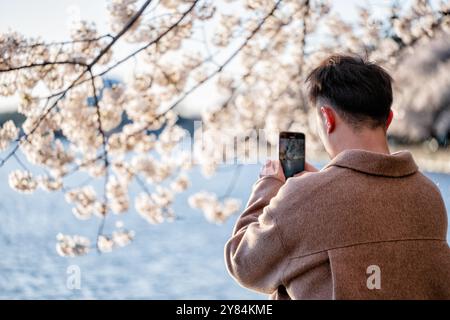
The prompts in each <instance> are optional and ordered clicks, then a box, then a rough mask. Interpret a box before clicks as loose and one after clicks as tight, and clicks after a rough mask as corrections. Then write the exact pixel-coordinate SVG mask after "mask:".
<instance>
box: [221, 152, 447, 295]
mask: <svg viewBox="0 0 450 320" xmlns="http://www.w3.org/2000/svg"><path fill="white" fill-rule="evenodd" d="M446 236H447V213H446V209H445V205H444V202H443V200H442V196H441V194H440V192H439V190H438V188H437V187H436V185H435V184H434V183H433V182H432V181H430V180H429V179H428V178H426V177H425V176H424V175H423V174H422V173H420V172H419V171H418V168H417V165H416V164H415V162H414V160H413V158H412V156H411V154H410V153H409V152H407V151H402V152H397V153H394V154H391V155H386V154H380V153H373V152H368V151H363V150H346V151H344V152H341V153H340V154H339V155H338V156H336V157H335V158H334V159H333V160H332V161H331V162H330V163H329V164H328V165H327V166H326V167H325V168H323V169H322V170H321V171H319V172H316V173H306V174H303V175H301V176H299V177H293V178H289V179H288V180H287V181H286V182H285V183H284V182H283V181H281V180H279V179H277V178H275V177H272V176H265V177H262V178H260V179H259V180H258V181H257V182H256V183H255V185H254V186H253V191H252V194H251V196H250V199H249V201H248V204H247V207H246V209H245V211H244V212H243V213H242V215H241V216H240V217H239V219H238V221H237V223H236V226H235V228H234V231H233V234H232V237H231V239H230V240H229V241H228V242H227V244H226V246H225V261H226V264H227V268H228V270H229V272H230V274H231V275H232V276H233V277H234V278H235V280H236V281H237V282H238V283H240V284H241V285H242V286H244V287H247V288H249V289H252V290H255V291H258V292H262V293H266V294H269V295H270V298H271V299H450V249H449V246H448V244H447V241H446Z"/></svg>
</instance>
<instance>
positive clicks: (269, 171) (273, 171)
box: [259, 160, 286, 182]
mask: <svg viewBox="0 0 450 320" xmlns="http://www.w3.org/2000/svg"><path fill="white" fill-rule="evenodd" d="M259 176H260V177H261V178H262V177H266V176H273V177H274V178H277V179H279V180H281V181H283V182H284V181H286V177H285V176H284V173H283V168H282V166H281V163H280V161H278V160H268V161H267V162H266V164H265V165H264V166H263V167H262V169H261V172H260V173H259Z"/></svg>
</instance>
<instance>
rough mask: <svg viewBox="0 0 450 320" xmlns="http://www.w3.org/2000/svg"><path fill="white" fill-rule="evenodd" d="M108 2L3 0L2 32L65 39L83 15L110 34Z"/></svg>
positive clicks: (378, 3)
mask: <svg viewBox="0 0 450 320" xmlns="http://www.w3.org/2000/svg"><path fill="white" fill-rule="evenodd" d="M390 2H391V1H390V0H365V1H364V0H363V1H361V0H360V1H357V0H332V1H331V3H332V6H333V11H335V12H337V13H338V14H340V15H341V16H342V17H344V18H345V19H346V20H348V21H352V20H355V18H356V17H357V11H356V10H357V5H362V4H369V5H370V6H371V7H372V9H373V10H374V13H375V14H376V15H380V16H382V15H384V14H385V13H386V8H387V6H388V4H389V3H390ZM107 3H108V1H107V0H39V1H30V0H14V1H10V0H0V32H1V33H4V32H7V31H9V30H15V31H18V32H20V33H22V34H24V35H25V36H30V37H40V38H42V39H44V40H45V41H46V42H49V41H64V40H67V39H68V38H69V30H70V29H69V26H70V22H71V21H72V19H77V18H81V19H83V20H89V21H95V22H96V24H97V27H98V30H99V34H104V33H108V32H109V29H108V17H107V10H106V5H107ZM115 52H116V54H118V55H122V56H123V55H125V54H126V52H127V47H126V46H124V45H118V46H117V48H115ZM121 53H123V54H121ZM122 71H123V70H120V69H118V70H117V71H116V73H119V74H120V73H121V72H122ZM119 76H120V75H119ZM211 85H212V84H211V83H209V84H206V85H205V86H204V87H203V88H200V89H198V90H197V91H196V92H195V93H194V94H193V95H192V96H191V97H190V98H189V99H187V100H186V101H185V103H184V109H186V110H197V109H202V108H204V107H205V106H206V102H207V103H208V104H209V105H210V104H211V99H213V100H214V99H217V95H215V96H214V90H213V89H212V88H211ZM204 104H205V105H204ZM16 107H17V98H16V97H11V98H3V97H0V112H2V111H9V110H14V109H16ZM186 112H187V111H186ZM187 113H189V112H187ZM187 115H189V114H187Z"/></svg>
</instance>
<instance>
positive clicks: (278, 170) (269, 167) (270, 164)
mask: <svg viewBox="0 0 450 320" xmlns="http://www.w3.org/2000/svg"><path fill="white" fill-rule="evenodd" d="M318 171H319V170H318V169H317V168H315V167H314V166H313V165H311V164H310V163H308V162H306V161H305V170H304V171H302V172H299V173H297V174H295V175H294V177H300V176H301V175H303V174H305V173H306V172H318ZM259 176H260V177H261V178H262V177H267V176H272V177H274V178H277V179H278V180H281V181H283V182H285V181H286V177H285V176H284V172H283V167H282V166H281V163H280V160H268V161H267V162H266V164H265V165H264V166H263V167H262V169H261V172H260V173H259Z"/></svg>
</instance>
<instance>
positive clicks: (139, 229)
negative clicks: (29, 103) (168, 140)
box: [0, 0, 450, 299]
mask: <svg viewBox="0 0 450 320" xmlns="http://www.w3.org/2000/svg"><path fill="white" fill-rule="evenodd" d="M111 2H114V1H109V2H108V1H88V0H69V1H56V0H41V1H25V0H17V1H3V0H0V33H7V32H10V31H17V32H19V33H21V34H23V35H24V36H26V37H31V38H39V39H41V40H42V41H44V42H46V43H51V42H59V41H65V40H67V39H70V38H71V37H72V35H71V32H72V31H71V30H73V24H74V23H76V21H79V20H88V21H95V22H96V28H97V31H98V34H105V33H108V32H109V30H110V22H109V19H110V16H109V14H108V11H107V10H106V6H107V4H108V3H111ZM122 2H123V1H122ZM166 2H167V1H166ZM169 2H170V1H169ZM205 2H208V1H205ZM224 2H225V3H228V1H224ZM247 2H249V3H251V2H252V1H234V2H233V3H238V4H236V5H239V4H242V3H247ZM254 2H255V3H258V2H260V1H254ZM261 2H262V4H260V5H261V6H269V7H270V6H271V5H273V3H274V1H261ZM161 3H164V1H161ZM312 3H314V1H312ZM317 3H319V1H317ZM324 3H325V2H324ZM421 4H422V5H425V4H426V5H427V6H429V7H430V8H432V9H433V18H430V16H429V15H428V14H425V12H427V11H426V10H425V9H423V10H424V12H421V11H420V10H421V7H420V5H421ZM246 5H247V6H248V8H247V9H248V10H250V11H252V10H259V9H260V7H258V5H257V4H255V5H254V6H255V7H254V8H252V7H251V5H250V4H246ZM320 5H322V2H320ZM327 6H328V7H329V10H323V12H320V10H319V9H317V12H319V13H318V14H323V15H324V16H325V18H324V19H323V22H322V23H323V25H322V24H318V25H317V26H314V29H315V32H314V33H311V34H310V35H308V38H307V41H305V42H306V43H304V44H303V47H302V48H301V50H302V55H303V59H305V61H306V60H307V59H309V60H308V61H309V63H310V64H312V63H313V62H314V61H317V59H319V57H320V56H321V55H323V54H325V53H327V52H330V51H335V50H336V48H342V49H345V51H350V52H352V45H355V46H358V45H359V44H358V43H356V44H354V43H353V42H352V41H356V40H355V39H354V37H357V35H358V32H356V33H351V32H350V30H353V29H356V30H359V29H358V28H360V27H361V20H364V19H366V21H365V22H364V23H365V27H367V29H364V28H361V29H360V30H361V32H363V34H364V35H360V37H361V38H362V39H365V40H367V39H368V40H370V39H371V38H370V31H371V30H372V31H373V30H374V28H375V29H376V30H377V32H378V31H379V30H381V29H383V28H387V27H386V26H387V25H389V23H392V26H391V29H389V28H387V29H386V30H387V31H383V32H384V34H385V36H384V37H380V35H379V33H378V34H377V36H376V37H374V38H376V41H375V40H373V41H372V44H370V43H369V44H367V43H365V45H366V48H369V49H367V50H368V51H369V52H370V54H369V56H370V57H372V58H374V59H379V60H381V62H382V64H383V66H385V67H386V68H387V69H388V70H389V71H390V72H391V73H392V75H393V76H394V79H395V92H396V93H395V100H396V102H395V105H394V111H395V119H394V122H393V125H392V129H391V130H390V132H389V140H390V143H391V148H392V150H393V151H395V150H401V149H409V150H411V151H412V152H413V154H414V157H415V159H416V161H417V163H418V164H419V166H420V168H421V170H423V171H424V172H425V173H426V175H427V176H428V177H429V178H431V179H432V180H433V181H434V182H435V183H436V185H437V186H438V187H439V189H440V190H441V193H442V195H443V197H444V199H445V203H446V206H447V211H448V210H449V209H450V150H449V147H448V144H449V138H450V37H449V36H448V32H449V25H450V23H449V18H448V16H449V15H448V11H445V10H448V6H449V5H448V1H408V0H406V1H382V0H370V1H369V0H368V1H356V0H351V1H348V0H347V1H344V0H336V1H328V2H327ZM414 6H416V7H414ZM316 7H320V6H319V4H316ZM362 7H364V8H368V10H369V11H370V17H371V18H370V19H369V18H367V16H366V14H365V12H366V11H364V10H362ZM249 8H250V9H249ZM411 8H413V9H414V8H415V9H414V10H412V9H411ZM446 8H447V9H446ZM226 10H229V9H227V8H226V5H225V4H224V5H222V4H218V5H217V6H216V7H215V12H218V13H220V12H221V11H224V12H228V11H226ZM411 10H412V11H411ZM404 12H413V13H412V16H411V18H409V19H410V20H408V19H406V18H405V19H403V20H401V22H402V23H403V24H405V23H407V22H408V21H409V22H411V21H416V20H417V21H421V22H420V23H423V25H424V26H425V27H423V30H421V31H420V32H419V31H417V30H415V31H414V30H413V29H411V30H412V31H411V34H403V35H402V34H401V32H402V31H403V32H405V29H407V28H408V27H407V26H405V25H402V24H399V23H397V24H396V23H395V22H393V21H395V20H396V17H395V15H399V16H401V15H402V14H404ZM243 14H244V17H243V19H244V18H245V13H243ZM414 14H415V16H414V18H413V15H414ZM421 14H422V15H423V16H424V18H423V19H421V18H417V16H420V15H421ZM405 15H407V14H406V13H405ZM302 17H303V18H304V17H305V14H304V13H302V14H299V16H298V18H296V17H294V20H295V19H298V20H299V21H300V20H301V19H302ZM280 19H281V18H280ZM305 19H306V18H305ZM309 19H312V18H311V17H309ZM414 19H416V20H414ZM426 19H428V20H429V21H427V20H426ZM398 20H400V19H398ZM422 20H425V21H422ZM305 21H306V20H305ZM221 23H223V22H220V20H219V18H217V21H216V20H215V18H213V19H212V22H211V25H212V26H215V24H221ZM436 24H438V25H437V26H436ZM327 26H328V29H327ZM330 26H331V27H330ZM214 28H218V27H213V28H211V29H208V28H203V29H202V31H196V33H195V34H197V35H202V37H203V32H208V31H211V32H213V31H214V30H213V29H214ZM303 28H305V29H306V24H305V25H304V26H303ZM311 28H312V26H311ZM411 28H412V27H411ZM427 28H428V29H427ZM205 29H206V31H205ZM333 29H334V31H335V33H333ZM330 30H331V31H330ZM383 30H384V29H383ZM389 30H390V31H389ZM392 30H395V32H394V31H392ZM367 31H368V32H369V34H366V33H364V32H367ZM390 32H391V33H390ZM421 32H422V33H421ZM336 33H337V34H336ZM347 33H348V34H349V35H350V34H351V36H349V37H348V38H346V39H338V38H340V37H346V34H347ZM305 34H307V33H305ZM355 35H356V36H355ZM230 37H231V36H230ZM352 37H353V38H352ZM408 37H410V39H409V38H408ZM419 38H420V39H419ZM422 38H424V40H423V39H422ZM304 40H305V36H304V37H303V38H296V39H294V40H292V41H293V42H294V43H295V42H296V41H300V42H301V41H304ZM387 40H389V41H387ZM341 41H344V42H345V43H347V45H346V47H345V48H343V47H340V44H341V43H342V42H341ZM369 42H370V41H369ZM201 45H202V46H205V43H204V42H203V43H202V44H201ZM197 46H200V44H198V43H197V42H195V41H192V42H191V43H189V44H186V45H185V46H183V47H182V48H180V49H179V50H181V51H189V50H194V49H196V48H197ZM392 46H395V48H394V49H392ZM205 47H206V49H205V50H206V51H208V52H209V51H214V44H209V46H208V44H207V45H206V46H205ZM215 47H216V49H217V50H218V58H217V59H218V61H219V60H220V59H219V58H220V57H221V55H222V56H223V57H226V56H227V55H229V53H232V52H233V50H234V47H233V46H230V47H228V46H223V45H222V46H221V45H216V46H215ZM134 48H135V44H133V43H129V42H123V43H122V42H120V43H118V44H117V46H116V47H115V49H114V57H120V56H126V55H127V53H128V52H130V50H133V49H134ZM268 51H270V48H269V50H268ZM274 51H275V49H274ZM389 51H392V52H391V53H386V52H389ZM0 52H2V54H3V53H4V52H3V51H0ZM354 52H360V48H359V47H358V48H355V49H354ZM269 54H270V53H269ZM316 54H318V58H314V56H315V55H316ZM243 55H248V56H244V57H243V58H242V59H241V60H239V62H236V63H233V64H231V65H230V66H229V68H228V70H227V72H228V73H229V74H232V75H236V74H238V75H239V76H236V77H237V78H240V79H244V83H245V85H246V88H244V90H243V91H242V92H241V95H242V96H244V97H249V99H252V95H253V94H255V93H254V92H250V91H249V90H250V89H248V88H252V87H257V85H258V84H259V83H264V81H266V82H268V83H270V86H271V87H276V85H277V84H276V83H277V81H278V78H277V77H275V76H274V78H275V79H270V77H269V79H267V77H266V79H265V80H261V79H260V81H258V79H259V78H258V77H257V76H258V74H256V75H255V79H256V80H254V81H255V82H252V81H251V80H248V78H251V77H249V76H248V75H249V74H248V73H247V74H246V71H247V70H249V69H248V59H250V58H249V57H250V56H251V53H248V52H244V53H243ZM246 59H247V60H246ZM267 59H268V61H271V60H270V59H273V57H269V58H267ZM295 59H297V58H295ZM140 63H141V62H140V61H139V60H138V59H130V60H129V61H128V62H127V63H124V64H121V65H120V66H118V67H117V68H115V69H114V70H112V71H111V72H110V73H108V74H107V75H105V77H104V78H103V82H104V83H105V87H107V86H112V85H113V84H122V83H127V81H128V80H127V79H128V78H129V77H130V75H129V73H130V72H129V71H130V70H139V69H140V67H141V65H140ZM303 64H304V65H307V63H306V62H301V63H299V65H303ZM219 65H220V63H219ZM271 67H274V66H271ZM275 67H276V66H275ZM252 68H253V67H252ZM252 68H250V70H251V69H252ZM307 68H308V67H305V70H307ZM242 69H244V72H243V71H242ZM268 70H269V73H270V70H271V69H270V68H269V69H268ZM305 70H304V72H303V73H302V74H304V73H305ZM264 72H266V73H267V72H268V71H267V70H265V71H264ZM243 74H244V75H243ZM250 75H252V74H251V73H250ZM280 77H281V78H282V77H284V75H283V74H282V75H280ZM216 78H217V77H215V80H217V81H218V82H220V81H224V80H223V79H222V78H217V79H216ZM213 80H214V79H213ZM0 81H2V83H0V85H2V84H3V83H5V82H7V81H11V79H9V78H5V77H2V78H0ZM217 81H216V82H214V81H208V82H205V83H204V84H203V85H202V86H200V87H199V88H197V89H196V90H195V91H194V92H192V94H189V96H187V97H186V98H185V99H183V101H182V102H181V103H180V104H178V105H177V106H176V108H175V110H176V113H177V115H178V120H177V125H179V126H180V127H182V128H184V129H186V130H187V131H188V132H189V135H193V130H194V129H193V128H194V121H195V120H203V121H205V122H206V125H207V126H208V121H210V119H211V117H212V116H215V117H217V118H219V119H222V120H220V121H219V123H221V124H223V125H224V126H225V125H228V126H230V123H232V121H231V122H230V121H229V117H230V116H229V114H220V113H219V112H217V111H216V110H217V106H218V105H220V106H221V105H224V104H227V103H230V106H228V107H227V109H228V110H230V111H227V112H230V113H231V114H232V115H233V116H234V115H236V114H239V115H240V116H241V118H240V119H244V120H245V119H246V116H247V115H246V114H245V113H243V112H242V110H244V109H245V108H247V107H248V104H245V101H244V102H242V99H239V97H236V96H233V98H232V99H230V96H229V95H228V92H225V94H224V90H223V88H222V87H221V86H220V84H219V85H217ZM255 83H256V85H255ZM301 86H302V83H301V82H300V81H297V79H295V80H293V81H292V82H291V83H290V84H289V88H291V89H292V88H296V87H301ZM258 88H259V87H258ZM228 89H229V88H228ZM245 90H248V91H245ZM225 91H227V90H225ZM275 91H276V90H275ZM298 91H300V90H298ZM256 92H257V93H258V91H257V90H256ZM233 94H234V93H233ZM259 94H261V92H259ZM296 95H297V93H295V94H293V95H292V96H295V98H296V99H297V98H299V97H298V96H296ZM292 96H291V98H292ZM283 99H284V98H283ZM283 99H281V98H280V99H275V100H277V101H278V100H279V101H284V100H283ZM20 100H21V97H20V95H18V94H11V95H9V96H0V125H2V124H4V123H5V122H6V121H8V120H13V121H14V123H15V124H16V126H17V127H20V126H21V125H22V123H23V121H24V120H25V119H26V117H25V116H24V115H23V114H22V113H19V112H18V105H19V104H20ZM275 100H274V101H275ZM268 101H269V102H267V104H268V106H266V107H265V108H266V110H269V112H268V113H266V115H267V116H261V115H259V112H260V111H257V112H256V113H255V111H254V109H251V108H250V107H249V109H248V110H251V111H248V110H247V109H245V110H246V112H247V113H248V112H250V115H249V117H253V118H261V121H263V122H264V125H262V127H265V128H269V129H270V130H274V131H275V130H276V129H279V128H280V127H282V128H284V127H287V128H289V129H291V130H299V131H305V132H306V133H307V140H306V141H307V142H306V143H307V144H308V142H310V145H309V148H310V149H309V150H308V153H307V157H308V158H309V161H312V162H313V163H314V164H316V165H317V166H318V167H322V166H323V165H324V164H325V163H326V162H327V161H328V159H327V156H326V154H325V153H324V152H323V150H322V149H321V148H320V145H319V144H318V143H317V138H316V137H315V136H314V128H312V124H311V125H310V122H311V120H310V115H309V111H308V110H307V108H306V105H305V104H303V105H301V106H300V108H299V110H301V113H300V114H297V113H295V116H293V117H294V118H295V119H298V121H296V123H295V124H292V123H289V125H284V124H283V121H285V120H284V118H283V119H278V118H277V119H272V118H273V114H276V115H278V114H284V113H286V115H290V114H291V113H292V114H294V112H296V111H293V110H294V109H295V108H298V105H296V104H295V103H294V104H292V107H286V106H278V105H275V104H273V105H272V101H271V100H268ZM285 102H286V103H287V104H289V105H290V103H291V102H290V100H286V101H285ZM260 107H261V108H263V107H262V106H260ZM252 108H256V107H255V106H253V107H252ZM271 108H273V109H271ZM257 110H258V109H257ZM227 117H228V118H227ZM275 118H276V117H275ZM287 118H291V117H290V116H287ZM223 119H228V120H223ZM244 120H241V121H240V122H239V123H238V124H236V126H239V125H240V123H246V122H245V121H244ZM269 120H270V122H269ZM227 121H228V122H227ZM279 122H281V123H282V124H280V123H279ZM273 123H276V126H275V125H272V124H273ZM121 125H123V124H121ZM252 125H254V123H252ZM256 127H258V126H256ZM207 128H208V127H207ZM217 128H219V130H220V128H221V127H220V126H218V127H217ZM245 129H248V128H245ZM237 130H241V128H239V129H237ZM157 134H158V133H157ZM308 134H309V135H308ZM269 140H270V139H269ZM211 148H213V146H212V147H211ZM206 152H207V151H206ZM6 154H7V151H4V152H2V153H0V159H3V158H4V156H5V155H6ZM209 165H210V163H207V164H206V165H205V164H204V163H201V165H196V166H194V167H193V168H192V169H190V170H189V172H188V175H189V180H190V181H191V187H190V188H189V189H188V190H187V191H185V192H184V193H182V194H181V195H179V196H177V198H176V200H175V202H174V204H173V210H174V212H175V214H176V216H177V218H176V219H175V221H173V222H164V223H162V224H157V225H152V224H147V223H145V222H144V220H143V219H142V217H140V216H139V215H137V214H135V212H133V211H134V209H130V211H132V212H131V213H130V214H127V215H125V216H123V217H122V216H121V217H120V220H123V221H124V222H125V225H126V226H127V228H129V229H131V230H134V232H135V235H136V236H135V239H134V241H133V242H132V243H131V244H130V245H129V246H127V247H125V248H119V249H117V250H114V251H112V252H109V253H103V254H97V253H95V252H94V253H91V254H89V255H87V256H80V257H71V258H67V257H61V256H59V255H58V254H57V252H56V250H55V236H56V234H58V233H60V232H61V233H64V234H82V235H86V236H93V235H95V234H96V233H97V229H98V222H97V221H93V220H87V221H80V220H78V219H76V218H75V217H74V216H73V215H72V214H71V213H70V212H71V205H69V204H68V203H66V201H65V200H64V194H63V192H62V191H57V192H53V193H47V192H45V191H42V190H37V191H36V192H34V193H33V194H31V195H23V194H20V193H17V192H15V191H14V190H12V189H11V188H10V187H9V185H8V174H9V172H11V171H12V170H15V169H17V168H20V167H21V166H20V163H17V161H8V162H6V163H5V164H4V165H3V166H2V167H1V168H0V190H1V191H0V219H1V220H0V221H1V223H0V252H1V259H0V298H3V299H84V298H87V299H264V298H265V296H263V295H259V294H256V293H253V292H250V291H248V290H246V289H243V288H241V287H239V286H238V285H237V284H236V283H235V282H234V281H233V280H232V279H231V277H230V276H229V275H228V273H227V271H226V269H225V266H224V261H223V247H224V245H225V242H226V241H227V239H228V237H229V236H230V234H231V230H232V228H233V225H234V222H235V220H236V217H237V216H236V215H233V216H231V217H230V218H229V219H227V220H225V221H221V223H210V222H208V221H207V220H206V219H205V217H203V215H202V213H201V212H199V211H198V210H195V209H193V208H191V207H190V206H189V205H188V202H189V201H188V198H189V197H190V196H191V195H192V194H195V193H196V192H199V191H202V190H207V191H210V192H213V193H216V194H217V195H218V196H219V198H222V197H232V198H236V199H239V200H240V201H241V204H242V205H245V203H246V201H247V198H248V196H249V194H250V191H251V186H252V184H253V182H254V181H255V180H256V179H257V175H258V171H259V168H260V164H251V165H215V166H214V170H213V171H214V175H213V176H212V177H208V175H206V176H205V174H204V173H205V172H204V171H205V166H209ZM33 170H35V169H31V171H32V172H34V171H33ZM208 170H210V167H207V169H206V171H208ZM36 172H37V169H36ZM83 179H84V176H81V175H73V176H71V177H70V178H69V179H68V181H67V184H68V185H77V184H79V183H81V182H82V180H83ZM93 185H94V186H96V187H101V183H100V182H93ZM138 192H139V188H138V187H137V186H136V185H132V186H131V187H130V188H129V193H130V194H137V193H138ZM118 220H119V219H118V218H116V217H114V218H112V219H109V220H106V221H105V228H113V226H114V224H115V223H116V222H117V221H118ZM449 237H450V235H449ZM448 239H449V238H448ZM71 265H76V266H79V268H80V271H81V288H80V289H75V290H73V289H70V288H69V287H68V285H67V278H68V273H67V268H68V267H69V266H71Z"/></svg>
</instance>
